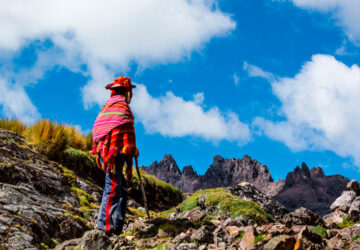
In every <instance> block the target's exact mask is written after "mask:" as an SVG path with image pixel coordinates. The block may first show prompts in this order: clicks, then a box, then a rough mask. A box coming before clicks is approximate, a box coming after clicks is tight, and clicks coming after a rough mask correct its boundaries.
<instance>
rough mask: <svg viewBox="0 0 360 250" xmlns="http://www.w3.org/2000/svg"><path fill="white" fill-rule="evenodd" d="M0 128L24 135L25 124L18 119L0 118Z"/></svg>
mask: <svg viewBox="0 0 360 250" xmlns="http://www.w3.org/2000/svg"><path fill="white" fill-rule="evenodd" d="M0 128H2V129H6V130H10V131H13V132H15V133H18V134H19V135H23V136H24V135H25V131H26V126H25V125H24V124H23V123H22V122H21V121H19V120H9V119H0Z"/></svg>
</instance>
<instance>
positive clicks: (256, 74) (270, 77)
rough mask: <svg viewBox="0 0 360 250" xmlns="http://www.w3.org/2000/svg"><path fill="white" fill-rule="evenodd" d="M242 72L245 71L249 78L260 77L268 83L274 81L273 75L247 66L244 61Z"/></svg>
mask: <svg viewBox="0 0 360 250" xmlns="http://www.w3.org/2000/svg"><path fill="white" fill-rule="evenodd" d="M243 70H245V71H246V72H247V73H248V75H249V76H251V77H262V78H265V79H267V80H268V81H273V80H274V79H275V77H274V75H273V74H272V73H270V72H266V71H264V70H263V69H261V68H260V67H258V66H255V65H252V64H249V63H248V62H246V61H244V64H243Z"/></svg>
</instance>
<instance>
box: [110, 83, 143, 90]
mask: <svg viewBox="0 0 360 250" xmlns="http://www.w3.org/2000/svg"><path fill="white" fill-rule="evenodd" d="M111 84H113V83H109V84H108V85H107V86H106V87H105V88H106V89H115V88H125V87H123V86H121V85H120V84H114V85H113V86H111V87H110V85H111ZM130 87H131V88H132V89H134V88H136V85H134V84H131V85H130Z"/></svg>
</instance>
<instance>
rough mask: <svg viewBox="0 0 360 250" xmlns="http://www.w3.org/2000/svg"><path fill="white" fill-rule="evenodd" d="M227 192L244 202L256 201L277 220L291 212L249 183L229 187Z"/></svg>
mask: <svg viewBox="0 0 360 250" xmlns="http://www.w3.org/2000/svg"><path fill="white" fill-rule="evenodd" d="M227 190H228V191H229V192H230V193H232V194H234V195H236V196H239V197H240V198H241V199H243V200H248V201H254V202H256V203H258V204H259V205H260V206H261V207H262V208H263V209H264V210H265V211H266V212H267V213H268V214H270V215H271V216H272V217H273V218H275V219H280V218H282V217H283V216H284V214H286V213H288V212H289V211H288V210H287V209H286V208H285V207H284V206H283V205H281V204H280V203H279V202H278V201H276V200H274V199H272V198H270V197H268V196H266V195H265V194H264V193H262V192H261V191H259V190H258V189H256V188H255V187H254V186H253V185H252V184H250V183H248V182H242V183H240V184H238V185H234V186H231V187H228V188H227Z"/></svg>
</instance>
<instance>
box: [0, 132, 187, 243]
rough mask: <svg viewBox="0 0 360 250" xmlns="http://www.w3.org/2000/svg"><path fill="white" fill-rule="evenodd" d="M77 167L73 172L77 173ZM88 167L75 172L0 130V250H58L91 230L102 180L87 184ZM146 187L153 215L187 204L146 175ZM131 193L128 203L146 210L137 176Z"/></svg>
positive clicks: (73, 164) (94, 171) (101, 174)
mask: <svg viewBox="0 0 360 250" xmlns="http://www.w3.org/2000/svg"><path fill="white" fill-rule="evenodd" d="M76 153H77V154H80V153H81V152H76ZM83 154H85V153H83ZM85 157H86V160H89V161H91V159H87V156H85ZM70 160H71V159H70V158H67V161H69V162H71V161H70ZM62 162H63V163H64V162H65V161H64V159H62ZM75 163H76V162H72V164H69V166H70V167H71V168H76V166H75ZM88 163H89V162H86V161H85V162H82V164H84V165H83V166H81V167H80V168H79V169H77V170H76V171H72V170H71V169H70V168H67V167H64V166H63V165H60V164H58V163H56V162H53V161H49V160H48V159H47V158H46V157H44V156H43V155H41V154H38V153H36V152H34V151H33V150H32V149H31V148H30V147H29V146H28V145H27V144H26V142H25V139H24V137H22V136H20V135H17V134H15V133H13V132H9V131H5V130H1V129H0V208H1V209H0V249H25V248H35V249H39V248H44V247H45V246H46V247H54V246H55V244H56V242H62V241H64V240H68V239H73V238H77V237H81V236H82V235H83V234H84V232H86V231H87V230H89V229H91V228H93V227H94V226H95V219H96V217H97V212H98V209H99V204H100V202H101V195H102V191H103V189H102V188H103V187H100V186H98V185H96V183H97V182H98V181H99V180H100V179H99V178H100V177H102V178H104V174H103V173H102V172H98V170H97V169H88V170H87V172H88V173H92V174H89V175H88V176H87V178H88V179H86V178H85V177H86V174H85V172H86V169H85V168H86V167H85V166H88V168H91V167H95V166H91V165H90V164H88ZM134 172H135V171H134ZM96 173H97V174H96ZM95 175H99V176H100V177H99V176H98V177H97V178H98V180H95V179H94V176H95ZM80 176H82V177H80ZM143 182H144V186H145V189H146V193H147V198H148V205H149V208H150V209H152V210H159V209H161V210H164V209H169V208H171V207H173V206H176V205H177V204H178V203H179V202H181V201H182V200H183V197H182V193H181V192H180V191H179V190H177V189H175V188H174V187H172V186H171V185H169V184H167V183H165V182H162V181H159V180H157V179H156V178H154V177H153V176H149V175H146V174H144V175H143ZM94 183H95V184H94ZM129 190H130V193H129V195H130V197H131V198H132V199H135V200H136V201H137V203H140V204H143V202H142V195H141V191H140V187H139V181H138V178H137V174H136V173H134V181H133V185H131V187H130V188H129ZM130 203H132V204H137V203H136V202H134V201H132V200H131V201H130ZM136 207H138V206H136ZM142 209H143V208H142Z"/></svg>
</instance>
